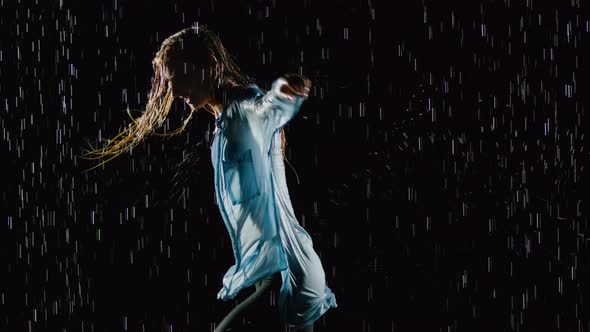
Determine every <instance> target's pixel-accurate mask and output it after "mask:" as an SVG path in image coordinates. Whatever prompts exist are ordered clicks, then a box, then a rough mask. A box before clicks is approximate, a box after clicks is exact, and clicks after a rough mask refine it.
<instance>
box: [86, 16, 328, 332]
mask: <svg viewBox="0 0 590 332" xmlns="http://www.w3.org/2000/svg"><path fill="white" fill-rule="evenodd" d="M152 64H153V67H154V71H155V78H154V80H153V82H152V89H151V92H150V95H149V101H148V104H147V107H146V110H145V112H144V113H143V114H142V115H141V116H140V117H139V118H138V119H134V120H133V123H132V124H131V125H130V126H129V127H128V128H127V129H125V130H124V131H123V132H121V133H119V135H117V136H116V137H115V138H114V139H113V140H112V141H110V142H109V143H108V144H107V146H106V147H104V148H102V149H100V150H93V151H88V154H89V155H93V156H94V157H95V158H101V157H105V156H111V157H110V158H109V159H108V160H106V161H104V162H108V161H109V160H111V159H112V158H114V157H116V156H118V155H120V154H121V153H123V152H125V151H127V150H128V149H130V148H132V147H133V146H135V145H136V144H138V143H139V142H141V140H142V139H143V138H144V137H145V136H146V135H149V134H153V133H154V132H153V130H154V128H155V127H157V126H160V125H161V124H162V122H163V121H164V120H165V118H166V115H167V114H168V112H169V110H170V106H171V104H172V101H173V99H174V98H175V97H180V98H184V100H185V101H186V103H187V104H188V105H189V106H190V109H191V111H190V114H189V116H188V117H187V119H186V120H185V122H184V124H183V126H182V127H181V128H179V129H178V130H176V131H174V132H172V133H169V134H168V135H174V134H177V133H179V132H181V131H182V130H183V129H184V127H185V126H186V124H187V123H188V121H189V120H190V118H191V116H192V114H193V112H194V111H195V110H198V109H204V110H205V111H207V112H209V113H210V114H212V115H213V116H214V117H215V126H216V128H215V131H214V137H213V141H212V143H211V161H212V164H213V169H214V184H215V199H216V204H217V205H218V207H219V210H220V213H221V216H222V219H223V220H224V222H225V225H226V227H227V230H228V232H229V236H230V239H231V242H232V248H233V254H234V257H235V264H234V265H232V266H231V267H230V268H229V269H228V270H227V272H226V273H225V276H224V277H223V287H222V288H221V290H220V291H219V292H218V293H217V298H218V299H222V300H226V301H227V300H231V299H234V298H235V297H236V295H237V294H238V293H239V292H240V291H241V290H242V289H245V288H248V287H251V286H252V285H255V286H256V290H255V291H254V292H253V293H252V294H251V295H250V296H249V297H247V298H246V299H245V300H244V301H242V302H240V303H239V304H238V305H237V306H236V307H235V308H234V309H233V310H232V311H230V312H229V313H228V314H227V315H226V316H225V318H224V319H223V320H222V321H221V322H220V323H219V324H218V325H217V328H216V329H215V331H216V332H218V331H224V330H225V329H226V328H227V327H228V326H229V325H230V324H231V323H232V322H233V321H235V319H236V318H237V317H239V316H240V315H241V314H242V313H243V311H244V310H245V309H247V308H249V307H251V306H252V305H253V304H254V303H260V299H261V298H264V295H265V294H267V293H268V292H269V291H270V290H271V288H272V287H274V285H276V287H280V293H279V303H278V304H279V312H280V318H281V320H282V322H284V323H287V324H289V326H291V327H295V328H299V329H302V330H303V331H313V322H314V321H316V320H317V319H318V318H319V317H321V316H322V315H323V314H324V313H325V312H326V311H327V310H328V309H329V308H330V307H334V308H335V307H337V304H336V297H335V296H334V294H333V293H332V291H331V290H330V288H328V287H327V286H326V281H325V274H324V269H323V267H322V263H321V261H320V259H319V257H318V255H317V254H316V252H315V251H314V249H313V243H312V239H311V236H310V235H309V234H308V233H307V232H306V231H305V229H304V228H303V227H301V226H300V225H299V223H298V221H297V219H296V217H295V214H294V212H293V207H292V205H291V200H290V197H289V192H288V188H287V183H286V179H285V166H284V163H283V158H284V144H285V139H284V130H283V127H284V126H285V125H286V124H287V123H288V122H289V121H290V120H291V119H292V118H293V117H294V116H295V114H296V113H297V112H298V111H299V109H300V107H301V104H302V103H303V101H304V100H305V99H307V97H308V93H309V90H310V87H311V82H310V80H309V79H307V78H304V77H302V76H300V75H296V74H287V75H284V76H282V77H279V78H278V79H276V80H275V81H274V82H273V84H272V88H271V89H270V90H269V91H268V92H263V91H262V90H261V89H260V88H259V87H258V86H257V85H256V84H254V83H253V80H252V79H251V78H250V77H248V76H247V75H245V74H244V73H242V72H241V71H240V69H239V68H238V67H237V66H236V64H235V63H234V61H233V60H232V59H231V57H230V55H229V54H228V53H227V51H226V49H225V47H224V46H223V45H222V44H221V42H220V40H219V37H218V36H217V34H215V33H213V32H212V31H210V30H207V29H206V28H203V27H200V28H188V29H184V30H182V31H180V32H178V33H176V34H174V35H172V36H170V37H168V38H167V39H166V40H164V42H163V43H162V45H161V48H160V50H159V51H158V52H157V53H156V56H155V58H154V60H153V61H152ZM104 162H103V163H104ZM101 164H102V163H101ZM101 164H99V165H101Z"/></svg>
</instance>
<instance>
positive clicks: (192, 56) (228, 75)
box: [83, 25, 286, 171]
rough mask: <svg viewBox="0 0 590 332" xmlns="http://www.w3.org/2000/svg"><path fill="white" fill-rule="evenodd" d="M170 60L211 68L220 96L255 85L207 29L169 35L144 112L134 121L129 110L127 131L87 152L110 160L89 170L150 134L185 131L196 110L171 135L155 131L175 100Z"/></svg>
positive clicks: (156, 62) (157, 60) (157, 59)
mask: <svg viewBox="0 0 590 332" xmlns="http://www.w3.org/2000/svg"><path fill="white" fill-rule="evenodd" d="M171 61H185V63H186V62H191V63H192V64H193V65H194V64H196V63H198V64H199V65H209V66H211V67H210V69H211V70H212V73H214V75H213V76H212V77H211V79H212V80H214V82H211V83H213V90H214V93H215V94H216V95H217V96H221V95H222V94H223V93H222V91H223V90H224V89H225V88H227V87H232V86H247V85H249V84H256V83H255V81H254V79H253V78H252V77H250V76H248V75H246V74H245V73H244V72H242V71H241V70H240V68H239V67H238V66H237V65H236V63H235V62H234V60H233V59H232V57H231V55H230V54H229V53H228V52H227V50H226V48H225V47H224V46H223V44H222V43H221V41H220V39H219V36H218V35H217V34H216V33H215V32H213V31H211V30H208V29H207V27H206V26H204V25H200V26H198V27H191V28H187V29H183V30H181V31H179V32H177V33H175V34H173V35H171V36H169V37H168V38H166V39H165V40H164V41H163V42H162V45H161V47H160V50H158V52H157V53H156V55H155V57H154V59H153V60H152V66H153V69H154V77H153V79H152V86H151V90H150V93H149V95H148V102H147V106H146V109H145V111H144V112H143V113H142V114H141V116H139V117H138V118H137V119H134V118H133V116H132V115H131V113H130V112H129V110H128V111H127V113H128V115H129V117H130V118H131V120H132V122H131V124H129V126H128V127H127V128H126V129H124V130H122V131H121V132H119V133H118V134H117V135H116V136H115V137H114V138H112V139H110V140H108V142H107V144H106V145H105V146H104V147H103V148H100V149H94V148H91V150H85V152H86V154H85V155H84V156H83V158H85V159H102V158H108V159H106V160H104V161H102V162H100V163H99V164H98V165H96V166H94V167H92V168H90V169H88V170H87V171H89V170H91V169H94V168H96V167H99V166H101V165H103V164H105V163H107V162H109V161H110V160H112V159H114V158H116V157H117V156H119V155H121V154H123V153H125V152H126V151H128V150H130V149H132V148H133V147H135V146H136V145H137V144H139V143H140V142H141V141H142V140H143V138H144V137H146V136H148V135H157V136H171V135H176V134H178V133H180V132H182V131H183V130H184V129H185V127H186V125H187V124H188V122H189V121H190V119H191V118H192V115H193V113H194V111H195V110H196V109H191V111H190V113H189V115H188V116H187V118H186V119H185V120H184V122H183V124H182V126H181V127H180V128H178V129H176V130H174V131H172V132H169V133H157V132H155V131H154V129H155V128H156V127H160V126H161V125H162V124H163V123H164V121H165V119H166V116H167V115H168V112H169V111H170V108H171V106H172V102H173V101H174V96H173V94H172V89H171V86H170V84H168V81H167V79H166V77H165V75H164V68H165V66H166V65H167V64H168V63H170V62H171ZM203 109H205V111H207V112H208V113H210V114H212V115H213V116H216V113H215V110H214V109H213V108H212V107H211V106H210V105H209V104H205V105H204V106H203ZM281 132H282V144H281V147H282V150H283V158H284V159H286V156H285V145H286V140H285V132H284V129H283V128H281Z"/></svg>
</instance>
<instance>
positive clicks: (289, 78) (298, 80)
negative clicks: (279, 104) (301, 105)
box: [279, 73, 311, 99]
mask: <svg viewBox="0 0 590 332" xmlns="http://www.w3.org/2000/svg"><path fill="white" fill-rule="evenodd" d="M282 78H283V79H285V81H286V82H287V83H286V84H283V85H282V86H281V88H280V90H279V91H280V92H282V93H284V94H286V95H287V98H290V99H294V98H293V97H294V96H299V97H302V98H307V97H309V90H310V89H311V81H310V80H309V79H308V78H306V77H304V76H301V75H299V74H293V73H288V74H285V75H283V76H282Z"/></svg>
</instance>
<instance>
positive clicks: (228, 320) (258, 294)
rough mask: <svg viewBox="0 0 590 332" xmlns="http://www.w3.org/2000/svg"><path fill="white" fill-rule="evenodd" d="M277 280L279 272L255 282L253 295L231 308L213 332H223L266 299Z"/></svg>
mask: <svg viewBox="0 0 590 332" xmlns="http://www.w3.org/2000/svg"><path fill="white" fill-rule="evenodd" d="M278 280H280V272H278V273H275V274H273V275H271V276H268V277H266V278H265V279H262V280H260V281H258V282H256V290H255V291H254V293H252V294H251V295H250V296H248V297H247V298H246V299H244V300H243V301H242V302H240V303H239V304H238V305H237V306H236V307H235V308H233V309H232V310H231V311H230V312H229V313H228V314H227V315H226V316H225V317H224V318H223V320H222V321H221V323H219V325H217V327H216V328H215V332H223V331H225V329H226V328H228V327H229V326H230V325H231V324H232V323H233V322H234V321H235V320H236V318H239V317H241V316H242V314H243V313H244V312H245V311H246V310H247V309H249V308H252V307H253V305H254V304H255V303H260V302H261V301H263V300H264V299H266V295H267V294H268V293H269V292H270V290H271V289H272V286H273V285H274V284H273V282H275V283H276V282H277V281H278ZM306 332H307V331H306ZM311 332H313V331H311Z"/></svg>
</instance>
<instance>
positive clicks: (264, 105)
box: [255, 74, 311, 131]
mask: <svg viewBox="0 0 590 332" xmlns="http://www.w3.org/2000/svg"><path fill="white" fill-rule="evenodd" d="M310 88H311V81H310V80H309V79H307V78H305V77H303V76H300V75H297V74H285V75H284V76H282V77H279V78H277V79H276V80H275V81H274V82H273V84H272V87H271V89H270V90H269V91H268V92H267V93H266V94H265V95H264V96H262V97H261V98H260V99H258V100H257V101H256V103H255V110H256V113H258V114H259V115H260V116H262V117H263V118H264V120H265V121H266V122H267V124H268V126H269V127H270V129H271V130H273V131H274V130H275V129H278V128H281V127H283V126H284V125H285V124H287V123H288V122H289V121H290V120H291V119H292V118H293V117H294V116H295V114H297V112H298V111H299V109H300V108H301V104H302V103H303V101H305V100H306V99H307V97H308V95H309V89H310Z"/></svg>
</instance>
